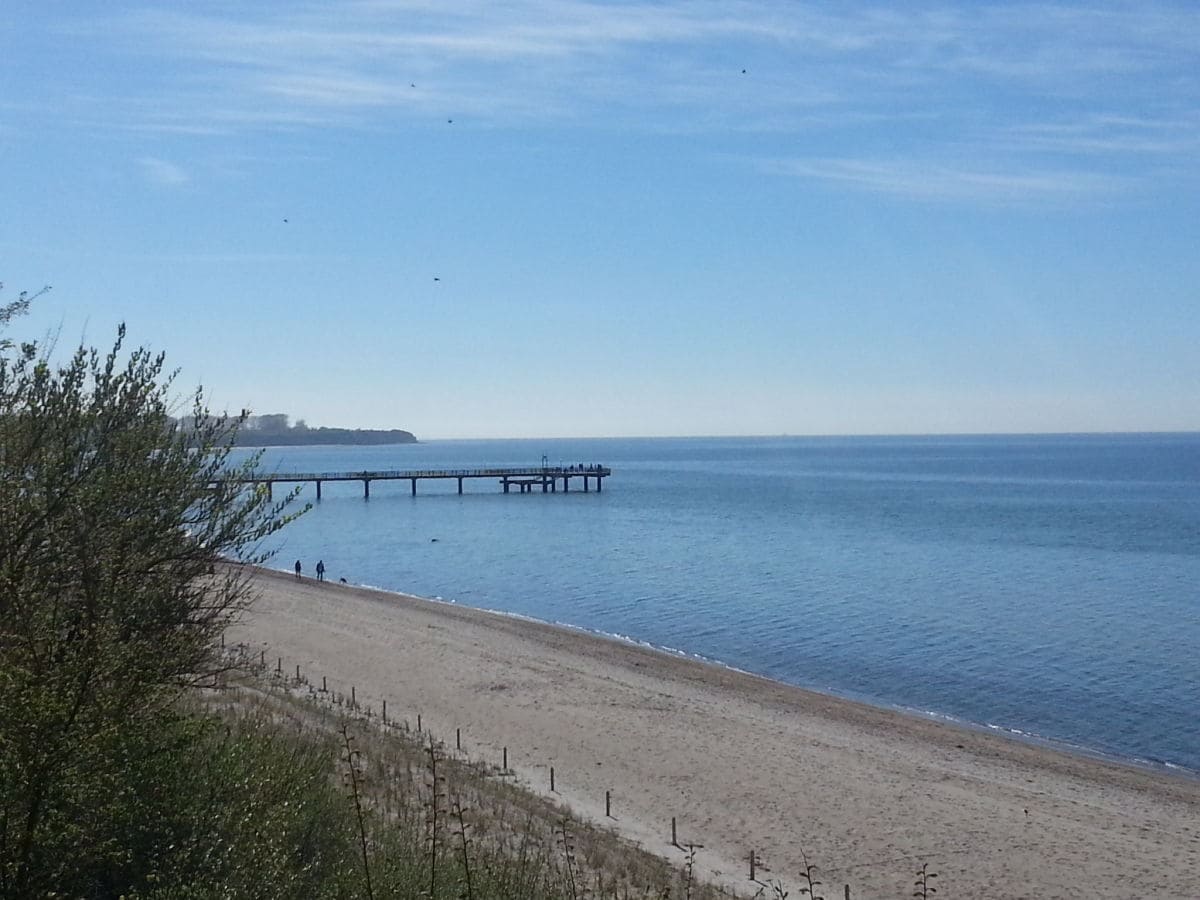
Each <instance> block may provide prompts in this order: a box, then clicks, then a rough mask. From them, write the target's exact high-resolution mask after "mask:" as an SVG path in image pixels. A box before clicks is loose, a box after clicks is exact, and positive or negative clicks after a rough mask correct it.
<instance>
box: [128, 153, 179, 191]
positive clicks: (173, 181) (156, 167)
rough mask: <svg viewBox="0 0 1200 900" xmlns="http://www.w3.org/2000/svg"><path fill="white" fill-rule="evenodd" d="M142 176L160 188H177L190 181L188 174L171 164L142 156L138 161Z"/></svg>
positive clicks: (163, 160)
mask: <svg viewBox="0 0 1200 900" xmlns="http://www.w3.org/2000/svg"><path fill="white" fill-rule="evenodd" d="M137 162H138V165H139V166H141V169H142V174H143V175H144V176H145V177H146V179H147V180H148V181H149V182H151V183H152V184H157V185H160V186H162V187H178V186H179V185H181V184H187V183H188V181H189V180H190V178H189V176H188V173H187V172H185V171H184V170H183V169H182V168H180V167H179V166H177V165H175V163H173V162H168V161H167V160H165V159H158V158H157V157H153V156H143V157H142V158H141V159H139V160H138V161H137Z"/></svg>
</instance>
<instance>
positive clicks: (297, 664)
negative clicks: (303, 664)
mask: <svg viewBox="0 0 1200 900" xmlns="http://www.w3.org/2000/svg"><path fill="white" fill-rule="evenodd" d="M299 680H300V663H296V681H299Z"/></svg>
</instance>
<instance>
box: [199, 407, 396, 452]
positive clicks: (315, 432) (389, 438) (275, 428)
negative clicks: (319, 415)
mask: <svg viewBox="0 0 1200 900" xmlns="http://www.w3.org/2000/svg"><path fill="white" fill-rule="evenodd" d="M188 418H189V417H187V416H185V417H183V418H182V419H180V420H179V424H180V426H181V427H183V428H187V427H188V426H189V425H190V422H189V421H188ZM416 442H417V439H416V437H414V436H413V433H412V432H411V431H403V430H401V429H399V428H392V429H387V430H377V429H370V428H323V427H322V428H310V427H309V426H308V424H307V423H306V422H305V421H304V420H303V419H297V420H296V422H295V423H294V424H292V423H291V421H290V418H289V416H288V414H287V413H270V414H268V415H262V416H252V415H247V416H246V418H245V423H244V424H243V425H242V427H241V428H239V429H238V432H237V437H236V443H237V446H239V447H280V446H296V445H299V444H415V443H416Z"/></svg>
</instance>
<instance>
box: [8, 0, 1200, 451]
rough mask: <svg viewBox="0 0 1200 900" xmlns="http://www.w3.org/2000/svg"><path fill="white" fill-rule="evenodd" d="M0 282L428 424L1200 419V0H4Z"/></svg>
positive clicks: (50, 327) (238, 396)
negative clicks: (44, 291) (900, 0)
mask: <svg viewBox="0 0 1200 900" xmlns="http://www.w3.org/2000/svg"><path fill="white" fill-rule="evenodd" d="M0 41H2V47H3V52H0V173H2V174H0V280H3V281H4V282H5V285H6V289H5V296H11V295H12V294H13V293H14V291H16V290H20V289H36V288H38V287H40V286H41V285H43V284H51V285H53V291H51V292H50V293H49V294H48V295H46V296H45V297H43V298H41V299H40V300H39V302H38V304H37V307H36V309H35V311H34V313H33V315H31V316H30V317H28V318H27V319H26V320H24V321H23V322H21V323H19V324H18V326H17V331H18V335H19V336H21V337H28V336H35V335H41V334H46V333H48V332H51V331H56V332H57V333H58V334H59V343H60V345H65V346H70V345H73V344H75V343H76V342H78V341H79V340H84V341H87V342H89V343H93V344H99V345H105V344H107V343H108V342H109V341H110V339H111V336H112V335H113V333H114V331H115V328H116V326H117V323H118V322H120V321H125V322H127V323H128V327H129V332H130V336H131V338H132V340H133V341H134V342H136V343H140V344H148V345H151V346H153V347H155V348H157V349H162V350H165V351H166V353H167V356H168V360H169V362H170V364H171V365H173V366H177V367H179V369H180V370H181V372H180V382H179V383H180V384H181V386H189V385H195V384H203V386H204V387H205V389H206V391H208V393H209V395H210V397H211V399H212V401H213V403H214V404H215V405H216V406H218V407H228V408H231V409H239V408H241V407H243V406H246V407H249V408H251V409H253V410H254V411H256V412H262V413H267V412H277V411H285V412H288V413H290V414H292V415H293V416H295V417H301V418H304V419H306V420H307V421H308V422H309V424H311V425H339V426H362V427H381V428H385V427H401V428H408V429H410V430H412V431H414V432H415V433H416V434H417V435H418V437H426V438H439V437H492V436H585V435H683V434H779V433H790V434H863V433H866V434H871V433H883V434H897V433H938V432H1013V431H1020V432H1025V431H1112V430H1118V431H1121V430H1193V429H1197V428H1200V354H1198V353H1197V346H1198V339H1200V252H1198V251H1200V240H1198V237H1200V235H1198V231H1200V202H1198V201H1200V167H1198V161H1200V7H1197V6H1196V5H1195V4H1194V3H1191V2H1188V3H1156V2H1139V3H1088V4H1076V3H968V2H944V3H906V4H902V5H901V4H895V5H892V4H884V3H853V2H830V3H815V2H814V3H803V2H793V3H737V2H721V3H710V2H704V0H689V2H662V3H590V2H561V3H559V2H544V0H525V2H522V0H514V2H466V3H453V2H419V0H413V2H388V0H361V2H341V3H337V2H323V3H304V2H288V3H282V2H280V3H260V2H195V3H187V4H184V3H179V4H168V3H159V4H147V3H124V2H109V3H103V4H101V3H91V2H88V3H70V2H26V0H7V2H6V3H5V4H4V6H3V9H2V10H0Z"/></svg>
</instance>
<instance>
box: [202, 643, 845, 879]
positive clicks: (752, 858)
mask: <svg viewBox="0 0 1200 900" xmlns="http://www.w3.org/2000/svg"><path fill="white" fill-rule="evenodd" d="M221 646H222V647H224V646H225V638H224V635H222V637H221ZM259 665H260V667H261V668H262V669H263V670H265V669H266V667H267V651H266V650H261V651H260V652H259ZM275 674H276V675H282V674H283V657H282V656H280V657H277V658H276V663H275ZM296 683H297V684H300V683H302V679H301V677H300V664H299V663H297V664H296ZM321 693H324V694H327V693H329V685H328V681H327V679H326V677H325V676H324V675H322V676H321ZM381 702H382V704H383V709H382V722H383V724H384V725H385V726H386V725H387V724H388V711H387V700H383V701H381ZM350 708H351V709H358V699H357V696H356V691H355V686H354V685H350ZM422 730H423V729H422V727H421V714H420V713H417V733H418V734H419V733H421V731H422ZM454 748H455V750H458V751H460V752H461V751H462V729H461V728H455V729H454ZM501 756H502V761H501V764H500V772H501V774H502V775H511V774H512V773H511V772H510V771H509V769H508V748H507V747H503V748H501ZM549 768H550V793H552V794H557V793H558V789H557V787H556V786H555V781H554V766H550V767H549ZM604 815H605V817H606V818H609V819H613V820H614V821H615V820H616V816H614V815H613V814H612V791H611V790H606V791H605V792H604ZM671 846H672V847H675V848H677V849H679V850H699V849H702V848H703V846H704V845H703V844H695V843H687V844H680V843H679V834H678V829H677V825H676V821H675V816H671ZM747 858H748V860H749V863H750V873H749V874H750V880H751V881H753V882H756V883H760V884H761V882H759V881H758V874H759V872H760V871H762V872H769V871H770V869H768V868H767V867H766V866H764V865H763V864H762V857H761V856H759V855H758V851H757V850H751V851H750V852H749V854H748V857H747ZM845 900H850V885H848V884H847V885H845Z"/></svg>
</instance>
